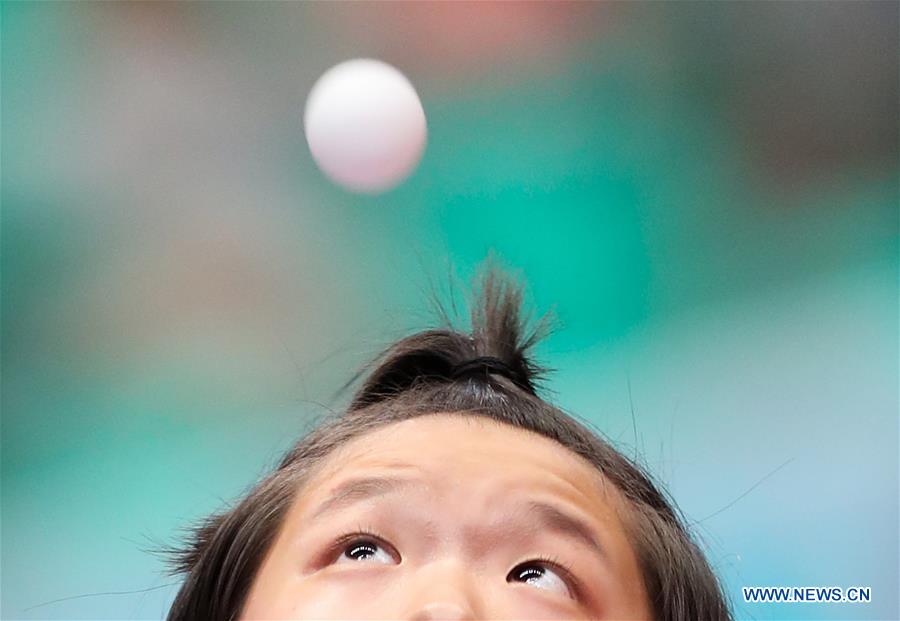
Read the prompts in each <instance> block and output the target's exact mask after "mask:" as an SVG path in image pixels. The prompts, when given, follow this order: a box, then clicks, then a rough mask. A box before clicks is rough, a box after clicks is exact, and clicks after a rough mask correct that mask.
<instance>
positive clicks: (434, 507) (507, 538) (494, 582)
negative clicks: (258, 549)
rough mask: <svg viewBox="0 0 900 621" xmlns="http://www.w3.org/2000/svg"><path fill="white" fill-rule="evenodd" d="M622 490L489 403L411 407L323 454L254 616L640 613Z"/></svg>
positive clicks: (259, 591) (285, 530) (284, 533)
mask: <svg viewBox="0 0 900 621" xmlns="http://www.w3.org/2000/svg"><path fill="white" fill-rule="evenodd" d="M626 513H627V511H626V505H625V501H624V499H623V498H622V497H621V495H620V494H619V493H618V491H617V490H616V489H615V488H614V487H613V485H612V484H610V483H608V482H607V481H606V480H605V479H604V478H603V477H602V476H601V475H600V474H599V473H598V472H597V471H596V469H594V468H593V467H592V466H591V465H590V464H589V463H588V462H586V461H584V460H582V459H581V458H580V457H578V456H577V455H575V454H573V453H571V452H569V451H568V450H566V449H565V448H563V447H562V446H560V445H558V444H557V443H555V442H553V441H552V440H550V439H547V438H544V437H543V436H540V435H537V434H534V433H530V432H527V431H523V430H520V429H516V428H513V427H509V426H507V425H503V424H500V423H496V422H493V421H490V420H488V419H484V418H478V417H472V416H462V415H451V414H440V415H433V416H424V417H419V418H414V419H412V420H408V421H404V422H401V423H396V424H393V425H389V426H387V427H383V428H381V429H378V430H376V431H373V432H371V433H368V434H366V435H364V436H361V437H359V438H356V439H355V440H353V441H351V442H349V443H347V444H346V445H344V446H343V447H341V448H340V449H339V450H338V451H336V452H335V453H334V454H332V455H331V456H329V457H328V458H327V459H326V460H325V462H324V463H323V465H322V467H321V468H320V469H319V470H317V472H316V474H315V475H313V477H312V478H311V479H310V480H309V481H308V483H307V484H306V485H305V486H304V487H303V489H302V490H301V492H300V493H299V494H297V497H296V499H295V501H294V503H293V505H292V506H291V508H290V510H289V512H288V513H287V516H286V518H285V522H284V524H283V526H282V528H281V531H280V532H279V534H278V536H277V538H276V540H275V542H274V543H273V546H272V548H271V550H269V553H268V555H267V556H266V559H265V561H264V562H263V564H262V567H261V568H260V570H259V573H258V574H257V576H256V579H255V581H254V584H253V586H252V588H251V591H250V594H249V597H248V599H247V603H246V605H245V607H244V610H243V614H242V616H241V618H242V619H244V620H249V619H412V620H426V619H587V618H590V619H650V613H649V606H648V603H647V596H646V594H645V591H644V587H643V582H642V580H641V576H640V572H639V570H638V563H637V559H636V556H635V553H634V550H633V549H632V547H631V545H630V544H629V542H628V539H627V538H626V535H625V529H624V527H623V524H622V517H621V516H624V515H626Z"/></svg>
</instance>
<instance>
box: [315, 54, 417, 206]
mask: <svg viewBox="0 0 900 621" xmlns="http://www.w3.org/2000/svg"><path fill="white" fill-rule="evenodd" d="M303 126H304V130H305V132H306V141H307V142H308V143H309V149H310V151H311V152H312V156H313V159H314V160H315V161H316V164H318V166H319V168H320V169H321V170H322V172H324V173H325V174H326V175H327V176H328V177H329V178H330V179H331V180H332V181H334V182H335V183H338V184H339V185H342V186H344V187H345V188H347V189H349V190H351V191H354V192H362V193H378V192H384V191H385V190H389V189H391V188H393V187H395V186H396V185H397V184H399V183H400V182H401V181H403V180H404V179H405V178H406V177H408V176H409V174H410V173H411V172H412V171H413V169H414V168H415V167H416V165H417V164H418V163H419V160H420V159H421V158H422V152H423V151H424V149H425V140H426V135H427V127H426V123H425V111H424V110H423V109H422V102H421V101H420V100H419V96H418V95H417V94H416V90H415V89H414V88H413V86H412V84H410V82H409V80H407V79H406V76H404V75H403V74H402V73H400V72H399V71H398V70H397V69H395V68H394V67H392V66H391V65H388V64H387V63H383V62H381V61H379V60H371V59H364V58H360V59H356V60H348V61H346V62H343V63H341V64H339V65H336V66H334V67H332V68H331V69H329V70H328V71H326V72H325V73H324V74H323V75H322V77H320V78H319V80H318V81H317V82H316V83H315V85H314V86H313V88H312V91H310V93H309V97H308V98H307V100H306V109H305V111H304V113H303Z"/></svg>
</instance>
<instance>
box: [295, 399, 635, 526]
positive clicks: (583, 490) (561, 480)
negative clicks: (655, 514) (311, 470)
mask: <svg viewBox="0 0 900 621" xmlns="http://www.w3.org/2000/svg"><path fill="white" fill-rule="evenodd" d="M371 474H410V475H413V476H416V477H417V478H420V479H422V480H423V481H424V482H425V483H427V485H428V487H429V490H430V491H432V492H434V493H438V494H441V495H445V496H452V495H453V494H454V492H456V493H464V494H466V495H467V496H468V497H470V498H472V497H475V496H477V495H478V494H477V492H479V491H483V492H485V495H486V496H487V497H491V496H494V495H495V493H497V492H500V491H502V492H510V493H513V492H516V491H527V492H530V493H533V494H546V495H550V496H555V497H559V498H563V499H566V500H569V501H571V502H573V503H575V504H577V505H579V506H580V507H581V508H583V509H584V510H586V511H588V512H590V513H593V514H594V515H603V514H610V513H612V512H615V513H619V510H620V509H621V508H622V507H623V500H622V498H621V497H620V494H619V493H618V492H617V490H616V489H615V488H614V486H613V485H612V484H610V483H609V482H608V481H607V480H606V478H605V477H603V476H602V474H601V473H600V472H599V471H598V470H597V469H596V468H594V467H593V465H591V464H590V463H589V462H588V461H587V460H585V459H583V458H582V457H580V456H579V455H576V454H575V453H573V452H572V451H570V450H569V449H567V448H565V447H564V446H562V445H561V444H559V443H558V442H556V441H554V440H551V439H550V438H546V437H544V436H541V435H539V434H537V433H534V432H530V431H527V430H524V429H518V428H515V427H512V426H510V425H506V424H503V423H499V422H496V421H493V420H491V419H488V418H485V417H478V416H472V415H464V414H432V415H427V416H420V417H417V418H414V419H410V420H406V421H402V422H399V423H393V424H391V425H387V426H385V427H382V428H379V429H377V430H375V431H372V432H369V433H367V434H365V435H363V436H360V437H358V438H355V439H354V440H352V441H350V442H348V443H347V444H345V445H343V446H342V447H340V448H339V449H337V450H336V451H335V452H334V453H332V455H330V456H329V457H328V458H327V459H326V460H325V462H324V463H323V464H322V465H321V467H320V468H319V469H318V471H317V473H316V474H315V475H313V477H312V478H311V479H310V480H309V481H308V482H307V485H306V486H305V487H306V492H307V493H306V494H304V496H306V497H307V499H309V500H312V498H310V496H313V497H314V496H318V495H319V494H317V492H319V493H321V494H327V493H328V491H329V490H332V489H334V488H336V487H338V486H339V485H340V484H341V483H342V482H343V481H346V480H349V479H352V478H354V477H359V476H361V475H371Z"/></svg>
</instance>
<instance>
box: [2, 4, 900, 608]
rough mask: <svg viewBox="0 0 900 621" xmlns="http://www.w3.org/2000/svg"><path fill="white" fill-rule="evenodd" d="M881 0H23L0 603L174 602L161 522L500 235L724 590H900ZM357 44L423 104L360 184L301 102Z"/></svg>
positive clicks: (233, 486)
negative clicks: (395, 163)
mask: <svg viewBox="0 0 900 621" xmlns="http://www.w3.org/2000/svg"><path fill="white" fill-rule="evenodd" d="M898 7H900V4H898V3H896V2H853V3H851V2H827V3H826V2H822V3H819V2H815V3H812V2H810V3H795V2H772V3H761V2H759V3H655V2H654V3H614V4H601V3H583V4H578V3H573V4H561V3H527V4H517V3H503V4H493V3H479V4H468V3H434V4H431V3H421V4H404V3H390V4H379V3H374V2H372V3H309V4H300V3H242V2H236V3H102V4H100V3H98V4H94V3H87V2H80V3H36V2H33V3H32V2H29V3H4V4H3V5H2V566H0V577H2V609H0V614H2V618H3V619H114V618H115V619H160V618H163V617H164V616H165V613H166V610H167V606H168V604H169V602H170V601H171V599H172V597H173V596H174V594H175V592H176V590H177V588H178V582H177V580H174V579H172V578H171V577H167V576H166V575H165V573H164V570H165V566H164V563H163V560H162V559H161V558H160V557H159V556H158V555H155V554H153V552H152V551H153V550H154V549H156V548H158V547H159V546H160V545H163V544H171V543H174V542H176V541H177V539H178V537H179V536H180V535H181V534H182V533H183V530H182V529H183V528H184V527H186V526H188V525H190V524H191V523H192V522H193V521H194V520H196V519H198V518H200V517H202V516H204V515H206V514H207V513H209V512H211V511H213V510H216V509H220V508H222V507H223V506H225V504H226V503H228V502H229V501H231V500H233V499H235V498H237V497H238V496H239V495H240V494H241V493H242V492H244V491H245V490H247V489H248V487H249V486H250V485H252V484H253V482H254V481H256V480H257V479H258V478H259V477H260V476H261V475H262V474H264V473H265V472H266V471H267V470H268V469H269V468H270V467H271V466H272V465H273V464H274V462H275V461H276V460H277V459H278V457H279V456H280V453H281V452H282V451H283V450H285V449H286V448H287V447H288V446H289V445H290V444H291V443H292V442H293V441H294V440H295V439H296V438H297V437H299V436H300V435H301V434H302V433H304V432H305V431H306V430H308V429H309V428H310V426H311V425H312V424H313V423H314V422H315V421H316V420H317V419H318V418H320V417H321V416H322V415H323V414H324V413H326V412H327V411H328V409H329V408H338V407H340V406H341V404H342V403H343V401H342V397H341V396H338V397H335V393H336V391H337V390H338V389H339V388H340V386H341V385H342V384H343V383H344V382H345V381H346V380H347V379H348V378H349V377H350V376H351V375H352V374H353V373H354V372H355V371H356V370H357V369H358V368H359V366H360V365H361V364H363V363H364V362H365V361H367V360H368V359H369V358H370V357H371V356H372V355H374V354H375V353H377V352H378V351H379V350H380V348H381V347H382V346H384V345H385V344H387V343H389V342H390V341H392V340H394V339H396V338H398V337H400V336H403V335H405V334H407V333H409V332H411V331H413V330H417V329H421V328H424V327H429V326H431V325H433V323H434V321H435V315H434V314H433V313H432V312H431V307H430V305H429V296H430V294H431V292H432V291H438V292H439V293H440V294H441V295H449V291H451V290H454V289H455V290H456V291H457V295H462V294H464V293H465V286H466V283H468V282H469V280H470V279H471V277H472V275H473V274H474V273H475V272H476V271H477V268H478V265H479V264H480V263H481V262H482V260H483V259H484V258H485V257H486V256H487V255H488V253H490V252H493V253H494V254H495V255H496V256H497V257H498V258H499V259H500V260H501V261H502V262H503V263H504V264H505V265H507V266H509V267H510V268H512V269H513V271H514V272H515V273H517V274H518V275H519V276H520V277H521V278H523V279H524V280H525V281H526V282H527V284H528V288H529V291H530V302H531V304H532V306H533V308H534V309H535V310H536V311H537V312H543V311H546V310H549V309H552V310H554V312H555V313H556V316H557V317H558V323H559V328H558V330H557V332H556V333H555V334H554V335H553V336H552V337H551V338H550V339H548V340H547V341H545V342H544V343H542V345H541V346H540V348H539V351H538V353H539V355H540V358H541V359H542V361H543V362H545V363H547V364H548V365H550V366H552V367H554V368H555V369H556V373H555V374H554V375H553V377H552V381H551V382H550V388H551V389H552V391H553V392H552V394H551V395H550V398H551V399H552V400H553V401H554V402H555V403H557V404H558V405H560V406H562V407H564V408H566V409H568V410H570V411H572V412H575V413H577V414H579V415H581V416H584V417H586V418H588V419H589V420H590V421H591V422H593V423H594V424H595V425H596V426H597V427H598V428H600V429H601V430H603V432H604V433H605V434H607V435H608V436H609V437H610V438H611V439H612V440H613V441H614V442H616V444H617V446H619V447H620V448H621V449H622V450H623V451H624V452H625V453H626V454H628V455H632V456H636V458H637V459H638V460H639V461H640V462H641V463H643V464H644V465H646V467H647V468H649V469H650V471H651V472H653V473H654V474H655V475H656V477H657V478H658V480H659V481H660V482H662V483H663V484H664V485H665V486H666V488H667V489H668V490H669V492H670V493H671V495H672V496H673V497H674V498H675V499H676V501H677V502H678V504H679V505H680V507H681V509H682V511H683V512H684V514H685V516H686V518H687V520H688V521H689V522H690V523H691V524H692V525H693V528H694V529H695V531H696V533H697V535H698V537H699V538H700V539H701V540H702V541H703V544H704V546H705V549H706V551H707V554H708V555H709V558H710V560H711V562H712V563H713V565H714V566H715V568H716V571H717V572H718V573H719V575H720V576H721V577H722V579H723V581H724V583H725V585H726V587H727V590H728V594H729V596H730V597H731V598H732V600H733V602H734V607H735V612H736V616H737V617H738V618H741V619H751V618H752V619H788V618H790V619H897V618H898V617H900V611H898V599H897V597H898V595H897V585H898V584H900V576H898V532H900V528H898V329H897V324H898V265H897V259H898V209H897V208H898V170H900V168H898ZM360 56H362V57H374V58H378V59H381V60H384V61H386V62H389V63H391V64H393V65H395V66H396V67H398V68H399V69H400V70H401V71H403V72H404V73H405V74H406V75H407V76H408V77H409V78H410V80H411V81H412V83H413V84H414V85H415V87H416V88H417V90H418V92H419V94H420V96H421V98H422V102H423V105H424V108H425V112H426V115H427V119H428V124H429V125H428V127H429V142H428V146H427V149H426V152H425V155H424V158H423V160H422V163H421V166H420V167H419V168H418V170H417V171H416V172H415V173H414V175H413V176H412V177H411V178H410V179H409V180H408V181H407V182H406V183H405V184H403V185H401V186H400V187H398V188H397V189H395V190H393V191H391V192H388V193H386V194H382V195H378V196H360V195H355V194H351V193H348V192H346V191H344V190H342V189H340V188H338V187H337V186H334V185H332V184H331V183H330V182H329V181H328V180H327V179H326V178H325V177H324V176H323V175H322V174H321V173H320V172H319V171H318V170H317V169H316V167H315V165H314V163H313V161H312V159H311V156H310V154H309V151H308V148H307V146H306V142H305V139H304V136H303V131H302V112H303V104H304V101H305V98H306V95H307V93H308V92H309V89H310V88H311V87H312V85H313V84H314V82H315V80H316V79H317V78H318V77H319V76H320V75H321V74H322V73H323V72H324V71H325V70H326V69H328V68H329V67H331V66H333V65H334V64H336V63H338V62H341V61H343V60H347V59H349V58H355V57H360ZM454 283H455V284H454ZM632 413H633V418H632ZM780 585H792V586H793V585H796V586H820V585H821V586H842V587H849V586H870V587H871V588H872V597H873V599H872V602H871V603H870V604H868V605H849V604H847V605H827V604H805V605H799V604H795V605H752V604H745V603H743V601H742V598H741V595H740V587H741V586H780ZM57 600H60V601H57Z"/></svg>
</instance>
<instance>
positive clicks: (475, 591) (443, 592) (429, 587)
mask: <svg viewBox="0 0 900 621" xmlns="http://www.w3.org/2000/svg"><path fill="white" fill-rule="evenodd" d="M410 581H411V584H410V588H411V599H410V606H409V613H408V615H407V617H406V618H407V619H409V620H410V621H437V620H438V619H440V620H443V621H462V620H470V619H480V618H483V617H482V615H481V607H482V603H481V596H480V593H479V587H478V581H477V580H476V578H475V576H473V575H472V573H471V571H470V569H469V568H468V567H467V566H466V565H465V564H464V563H463V562H462V561H460V560H459V559H443V560H439V561H433V562H431V563H428V564H427V565H422V566H421V567H419V568H418V569H416V570H415V572H414V575H412V576H410Z"/></svg>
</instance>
